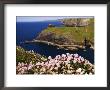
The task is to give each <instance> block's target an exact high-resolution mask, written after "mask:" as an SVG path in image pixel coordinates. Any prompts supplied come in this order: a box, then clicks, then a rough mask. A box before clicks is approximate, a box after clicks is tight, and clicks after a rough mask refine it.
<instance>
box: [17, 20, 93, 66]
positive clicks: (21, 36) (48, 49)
mask: <svg viewBox="0 0 110 90" xmlns="http://www.w3.org/2000/svg"><path fill="white" fill-rule="evenodd" d="M49 24H53V25H55V26H56V27H61V26H62V23H61V22H60V21H58V20H53V21H39V22H16V45H17V46H21V47H23V48H24V49H25V50H28V51H29V50H33V51H34V52H36V53H39V54H41V55H44V56H47V57H48V56H52V57H53V58H54V57H55V56H56V55H61V54H66V53H71V54H75V53H77V54H79V55H80V56H82V57H84V58H85V59H87V60H89V61H90V62H91V63H92V64H94V50H93V49H90V48H89V49H87V50H85V51H84V50H78V51H69V50H64V49H57V47H55V46H50V45H46V44H43V43H28V44H26V43H21V42H25V41H31V40H33V39H35V38H36V37H37V36H38V35H39V33H40V32H41V31H42V30H44V29H46V28H47V27H48V25H49Z"/></svg>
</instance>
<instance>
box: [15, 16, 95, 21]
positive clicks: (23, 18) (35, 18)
mask: <svg viewBox="0 0 110 90" xmlns="http://www.w3.org/2000/svg"><path fill="white" fill-rule="evenodd" d="M77 17H78V16H77ZM77 17H76V16H17V17H16V21H17V22H37V21H46V20H57V19H63V18H77ZM80 18H93V17H92V16H83V17H81V16H80Z"/></svg>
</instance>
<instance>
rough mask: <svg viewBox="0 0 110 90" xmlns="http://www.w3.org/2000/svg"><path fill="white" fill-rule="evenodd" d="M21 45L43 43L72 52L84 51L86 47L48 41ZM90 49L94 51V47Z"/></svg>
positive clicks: (34, 41)
mask: <svg viewBox="0 0 110 90" xmlns="http://www.w3.org/2000/svg"><path fill="white" fill-rule="evenodd" d="M21 43H26V44H28V43H43V44H47V45H51V46H56V47H57V49H65V50H72V51H76V50H79V49H81V50H85V49H86V47H85V46H83V45H59V44H56V43H53V42H49V41H44V40H32V41H25V42H21ZM90 48H91V49H94V47H90Z"/></svg>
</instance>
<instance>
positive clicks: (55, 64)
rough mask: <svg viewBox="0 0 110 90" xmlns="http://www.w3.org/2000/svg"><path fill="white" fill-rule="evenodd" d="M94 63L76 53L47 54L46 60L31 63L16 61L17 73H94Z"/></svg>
mask: <svg viewBox="0 0 110 90" xmlns="http://www.w3.org/2000/svg"><path fill="white" fill-rule="evenodd" d="M94 72H95V71H94V65H93V64H91V63H90V62H89V61H88V60H86V59H84V58H83V57H81V56H79V55H78V54H70V53H66V54H62V55H57V56H56V57H55V58H52V57H51V56H49V57H48V58H47V60H46V61H36V63H33V62H32V61H30V62H29V63H23V62H18V64H17V66H16V73H17V74H74V75H83V74H89V75H92V74H94Z"/></svg>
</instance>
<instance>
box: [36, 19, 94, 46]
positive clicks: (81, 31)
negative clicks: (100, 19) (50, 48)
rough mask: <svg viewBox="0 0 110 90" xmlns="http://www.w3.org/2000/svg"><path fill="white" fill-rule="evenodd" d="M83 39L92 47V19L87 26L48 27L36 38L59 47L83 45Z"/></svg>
mask: <svg viewBox="0 0 110 90" xmlns="http://www.w3.org/2000/svg"><path fill="white" fill-rule="evenodd" d="M68 22H69V21H68ZM85 38H86V39H87V40H88V41H89V43H90V44H91V45H92V46H94V22H93V19H91V20H90V21H89V24H88V25H87V26H80V27H78V26H77V27H73V26H71V27H70V26H65V25H64V26H63V27H48V28H46V29H45V30H43V31H42V32H41V33H40V34H39V36H38V37H37V39H38V40H45V41H49V42H54V43H57V44H60V45H61V44H62V45H65V44H69V45H71V44H72V45H73V44H76V45H79V44H84V39H85Z"/></svg>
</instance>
